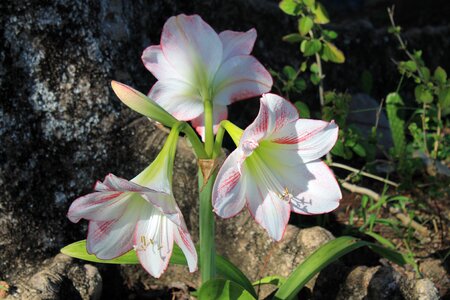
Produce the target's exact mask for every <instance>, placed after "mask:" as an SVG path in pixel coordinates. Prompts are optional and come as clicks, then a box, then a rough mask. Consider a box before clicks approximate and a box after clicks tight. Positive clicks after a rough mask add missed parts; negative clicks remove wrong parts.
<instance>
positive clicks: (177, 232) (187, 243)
mask: <svg viewBox="0 0 450 300" xmlns="http://www.w3.org/2000/svg"><path fill="white" fill-rule="evenodd" d="M183 224H184V221H183ZM184 227H186V225H185V226H184ZM173 237H174V240H175V243H177V245H178V246H179V247H180V249H181V251H183V253H184V256H185V257H186V261H187V263H188V267H189V272H195V271H197V264H198V257H197V251H196V250H195V245H194V242H193V241H192V238H191V236H190V234H189V232H187V230H183V229H182V228H181V227H175V226H174V228H173Z"/></svg>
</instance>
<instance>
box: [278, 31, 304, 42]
mask: <svg viewBox="0 0 450 300" xmlns="http://www.w3.org/2000/svg"><path fill="white" fill-rule="evenodd" d="M302 40H303V37H302V36H301V35H300V34H298V33H290V34H288V35H285V36H283V41H284V42H288V43H298V42H301V41H302Z"/></svg>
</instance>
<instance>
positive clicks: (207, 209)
mask: <svg viewBox="0 0 450 300" xmlns="http://www.w3.org/2000/svg"><path fill="white" fill-rule="evenodd" d="M216 175H217V171H214V173H213V174H212V175H211V177H210V178H209V180H208V182H207V183H206V185H203V174H202V172H201V170H199V171H198V183H199V190H200V273H201V276H202V282H206V281H208V280H210V279H212V278H214V277H215V276H216V261H215V257H216V254H215V253H216V249H215V241H214V237H215V223H214V213H213V208H212V201H211V194H212V188H213V184H214V180H215V179H216Z"/></svg>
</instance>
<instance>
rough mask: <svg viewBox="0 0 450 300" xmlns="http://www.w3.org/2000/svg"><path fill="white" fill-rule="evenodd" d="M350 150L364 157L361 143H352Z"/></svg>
mask: <svg viewBox="0 0 450 300" xmlns="http://www.w3.org/2000/svg"><path fill="white" fill-rule="evenodd" d="M352 150H353V151H354V152H355V153H356V154H357V155H358V156H360V157H366V155H367V154H366V149H364V147H363V146H362V145H361V144H358V143H356V144H355V145H353V147H352Z"/></svg>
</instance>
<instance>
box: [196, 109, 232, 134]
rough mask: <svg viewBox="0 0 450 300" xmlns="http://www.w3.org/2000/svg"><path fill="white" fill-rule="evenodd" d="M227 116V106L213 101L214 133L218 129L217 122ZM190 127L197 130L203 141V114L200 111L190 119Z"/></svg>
mask: <svg viewBox="0 0 450 300" xmlns="http://www.w3.org/2000/svg"><path fill="white" fill-rule="evenodd" d="M227 118H228V108H227V107H226V106H223V105H217V104H215V103H214V108H213V120H214V123H213V124H214V125H213V130H214V134H215V133H217V130H218V129H219V123H220V122H221V121H222V120H226V119H227ZM191 123H192V127H194V128H195V130H196V131H197V132H198V134H199V135H200V136H201V137H202V141H205V115H204V114H203V113H202V114H201V115H199V116H198V117H196V118H194V119H192V120H191Z"/></svg>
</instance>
